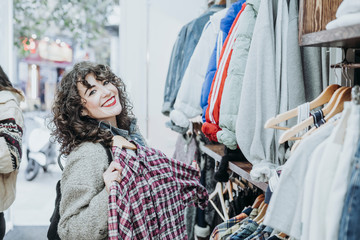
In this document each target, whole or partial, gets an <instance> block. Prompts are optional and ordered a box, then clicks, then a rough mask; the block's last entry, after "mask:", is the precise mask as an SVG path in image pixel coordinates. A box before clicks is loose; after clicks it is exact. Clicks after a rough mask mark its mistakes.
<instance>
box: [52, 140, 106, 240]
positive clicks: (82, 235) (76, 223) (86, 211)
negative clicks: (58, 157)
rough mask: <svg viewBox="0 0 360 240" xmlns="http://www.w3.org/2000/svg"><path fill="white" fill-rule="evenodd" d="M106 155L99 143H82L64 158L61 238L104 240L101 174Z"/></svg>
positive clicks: (104, 197)
mask: <svg viewBox="0 0 360 240" xmlns="http://www.w3.org/2000/svg"><path fill="white" fill-rule="evenodd" d="M108 166H109V164H108V156H107V154H106V151H105V148H104V147H103V146H102V145H101V144H100V143H90V142H85V143H82V144H81V145H80V146H79V147H77V148H76V149H75V150H73V151H72V152H71V153H70V154H69V156H68V159H67V162H66V167H65V168H64V171H63V174H62V179H61V193H62V197H61V202H60V221H59V226H58V234H59V236H60V238H61V239H106V238H107V236H108V234H107V230H108V224H107V222H108V221H107V214H108V193H107V191H106V189H105V183H104V180H103V173H104V172H105V170H106V169H107V168H108Z"/></svg>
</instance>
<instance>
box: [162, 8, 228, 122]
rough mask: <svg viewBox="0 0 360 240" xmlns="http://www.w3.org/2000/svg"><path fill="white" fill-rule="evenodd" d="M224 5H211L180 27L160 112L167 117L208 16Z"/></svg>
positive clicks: (172, 107)
mask: <svg viewBox="0 0 360 240" xmlns="http://www.w3.org/2000/svg"><path fill="white" fill-rule="evenodd" d="M224 7H225V5H213V6H212V7H210V8H209V9H208V11H207V12H205V13H204V14H202V15H201V16H200V17H198V18H196V19H194V20H192V21H191V22H190V23H188V24H186V25H185V26H183V27H182V29H181V30H180V32H179V35H178V37H177V40H176V42H175V44H174V47H173V50H172V53H171V58H170V64H169V69H168V74H167V77H166V83H165V89H164V103H163V107H162V110H161V112H162V113H163V114H164V115H166V116H168V115H169V114H170V111H171V110H173V109H174V103H175V100H176V96H177V93H178V91H179V88H180V85H181V81H182V78H183V76H184V73H185V70H186V68H187V66H188V64H189V61H190V58H191V56H192V54H193V52H194V50H195V47H196V45H197V43H198V41H199V39H200V36H201V34H202V31H203V28H204V26H205V24H206V23H207V22H208V21H209V19H210V16H211V15H212V14H214V13H215V12H217V11H219V10H221V9H223V8H224Z"/></svg>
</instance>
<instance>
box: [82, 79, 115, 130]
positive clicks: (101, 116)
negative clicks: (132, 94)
mask: <svg viewBox="0 0 360 240" xmlns="http://www.w3.org/2000/svg"><path fill="white" fill-rule="evenodd" d="M85 80H86V81H87V83H88V84H90V88H89V87H87V86H86V85H84V83H83V82H78V83H77V88H78V90H79V94H80V96H81V98H82V100H83V106H84V109H83V110H82V111H81V115H82V116H89V117H91V118H94V119H97V120H100V121H104V122H108V123H110V124H111V125H112V126H115V127H117V122H116V116H117V115H119V114H120V113H121V110H122V107H121V104H120V99H119V90H118V89H117V88H116V86H115V85H114V84H112V83H111V82H110V81H109V80H103V81H100V80H96V78H95V75H94V74H89V75H87V76H86V77H85Z"/></svg>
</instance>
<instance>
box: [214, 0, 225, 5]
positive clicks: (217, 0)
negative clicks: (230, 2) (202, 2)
mask: <svg viewBox="0 0 360 240" xmlns="http://www.w3.org/2000/svg"><path fill="white" fill-rule="evenodd" d="M215 4H216V5H225V4H226V0H216V1H215Z"/></svg>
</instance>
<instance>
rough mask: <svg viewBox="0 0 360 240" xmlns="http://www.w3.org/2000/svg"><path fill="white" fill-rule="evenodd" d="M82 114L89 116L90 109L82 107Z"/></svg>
mask: <svg viewBox="0 0 360 240" xmlns="http://www.w3.org/2000/svg"><path fill="white" fill-rule="evenodd" d="M80 115H81V116H82V117H85V116H88V115H89V112H88V110H86V109H85V108H84V109H82V110H81V111H80Z"/></svg>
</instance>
